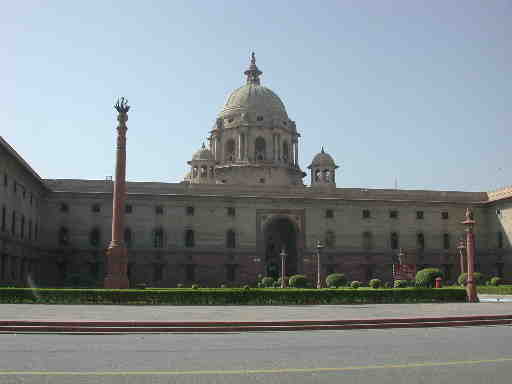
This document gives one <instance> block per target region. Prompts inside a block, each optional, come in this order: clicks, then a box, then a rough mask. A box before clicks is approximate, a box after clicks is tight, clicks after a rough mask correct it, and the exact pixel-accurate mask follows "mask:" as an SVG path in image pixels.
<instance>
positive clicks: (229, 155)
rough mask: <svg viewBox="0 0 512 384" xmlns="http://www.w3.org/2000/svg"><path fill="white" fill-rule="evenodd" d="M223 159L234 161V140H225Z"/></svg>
mask: <svg viewBox="0 0 512 384" xmlns="http://www.w3.org/2000/svg"><path fill="white" fill-rule="evenodd" d="M225 160H226V161H235V140H233V139H229V140H228V141H227V142H226V152H225Z"/></svg>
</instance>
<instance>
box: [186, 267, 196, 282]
mask: <svg viewBox="0 0 512 384" xmlns="http://www.w3.org/2000/svg"><path fill="white" fill-rule="evenodd" d="M185 278H186V279H187V281H196V266H195V265H194V264H186V265H185Z"/></svg>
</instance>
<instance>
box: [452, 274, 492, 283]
mask: <svg viewBox="0 0 512 384" xmlns="http://www.w3.org/2000/svg"><path fill="white" fill-rule="evenodd" d="M473 280H475V282H476V285H484V284H485V276H484V274H482V273H480V272H473ZM467 282H468V274H467V273H461V274H460V275H459V278H458V279H457V283H459V285H462V286H464V285H466V283H467Z"/></svg>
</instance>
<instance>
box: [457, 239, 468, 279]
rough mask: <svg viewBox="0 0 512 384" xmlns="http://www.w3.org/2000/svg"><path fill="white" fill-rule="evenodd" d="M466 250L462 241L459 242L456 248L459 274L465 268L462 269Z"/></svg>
mask: <svg viewBox="0 0 512 384" xmlns="http://www.w3.org/2000/svg"><path fill="white" fill-rule="evenodd" d="M465 249H466V245H465V244H464V239H460V240H459V245H458V246H457V251H458V252H459V259H460V273H464V272H465V271H466V268H464V264H465V263H464V261H465V260H464V251H465Z"/></svg>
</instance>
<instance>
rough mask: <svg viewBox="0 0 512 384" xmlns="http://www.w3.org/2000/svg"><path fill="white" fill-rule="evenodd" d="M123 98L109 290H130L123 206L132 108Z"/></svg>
mask: <svg viewBox="0 0 512 384" xmlns="http://www.w3.org/2000/svg"><path fill="white" fill-rule="evenodd" d="M127 102H128V100H125V98H124V97H121V99H120V100H118V101H117V103H116V104H115V105H114V108H115V109H116V110H117V112H118V114H117V121H118V122H119V124H118V125H117V150H116V179H115V183H114V193H113V207H112V241H111V242H110V245H109V246H108V249H107V275H106V277H105V281H104V286H105V288H110V289H123V288H129V282H128V277H127V274H126V272H127V262H128V254H127V251H126V246H125V244H124V241H123V232H124V206H125V200H126V131H127V130H128V128H127V127H126V121H128V111H129V110H130V106H129V105H128V104H127Z"/></svg>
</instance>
